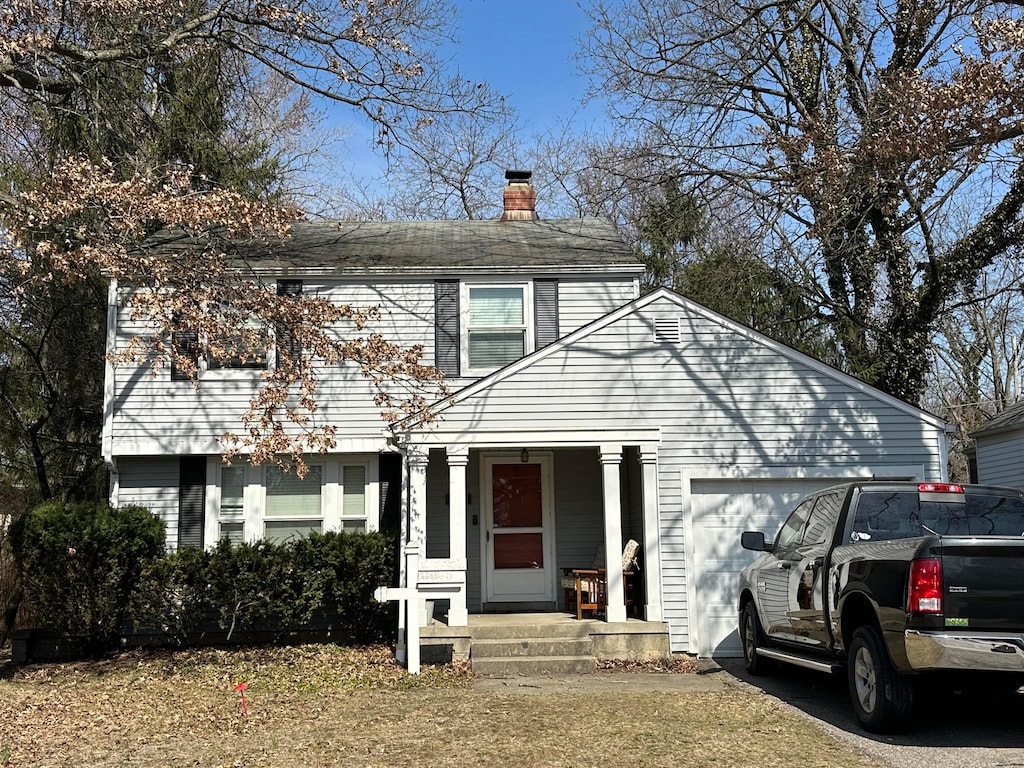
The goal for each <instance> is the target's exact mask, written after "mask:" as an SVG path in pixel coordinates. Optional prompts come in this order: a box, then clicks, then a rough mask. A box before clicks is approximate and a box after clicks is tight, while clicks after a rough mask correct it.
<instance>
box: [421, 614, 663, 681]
mask: <svg viewBox="0 0 1024 768" xmlns="http://www.w3.org/2000/svg"><path fill="white" fill-rule="evenodd" d="M420 653H421V658H422V659H423V661H424V662H434V663H443V662H447V661H451V660H452V659H457V658H462V659H469V660H470V661H471V662H472V664H473V670H474V671H475V672H477V673H478V674H506V675H526V674H537V673H538V672H541V673H545V672H546V673H552V672H563V673H576V672H586V671H592V670H593V669H594V668H595V665H596V660H597V659H627V660H646V659H658V658H668V657H670V656H671V651H670V650H669V634H668V624H666V623H665V622H660V621H642V620H640V619H627V620H626V621H623V622H613V623H609V622H606V621H603V620H600V619H583V620H582V621H579V620H577V619H576V616H575V614H569V613H475V614H470V616H469V621H468V626H465V627H449V626H448V625H447V624H446V623H445V622H444V620H443V619H437V618H435V619H433V620H432V621H431V623H430V625H429V626H426V627H422V628H421V629H420Z"/></svg>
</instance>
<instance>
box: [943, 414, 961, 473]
mask: <svg viewBox="0 0 1024 768" xmlns="http://www.w3.org/2000/svg"><path fill="white" fill-rule="evenodd" d="M959 431H960V428H959V427H957V425H956V424H951V423H950V422H948V421H947V422H946V425H945V427H944V429H943V430H942V432H941V433H940V434H939V462H940V463H939V467H940V473H941V475H942V477H940V478H939V479H940V481H941V482H943V483H947V482H949V435H955V434H956V433H957V432H959Z"/></svg>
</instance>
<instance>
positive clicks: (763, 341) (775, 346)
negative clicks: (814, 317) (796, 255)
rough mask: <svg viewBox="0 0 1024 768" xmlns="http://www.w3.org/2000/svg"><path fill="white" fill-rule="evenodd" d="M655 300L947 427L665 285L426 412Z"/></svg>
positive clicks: (439, 410)
mask: <svg viewBox="0 0 1024 768" xmlns="http://www.w3.org/2000/svg"><path fill="white" fill-rule="evenodd" d="M656 302H670V303H672V304H674V305H676V306H678V307H679V308H680V309H681V310H683V311H684V312H687V313H693V314H694V315H697V316H699V317H702V318H704V319H705V320H709V321H711V322H713V323H715V324H718V325H720V326H723V327H724V328H725V329H727V330H728V331H729V332H731V333H735V334H738V335H739V336H742V337H744V338H746V339H748V340H750V341H753V342H754V343H755V344H757V345H760V346H762V347H764V348H767V349H770V350H771V351H773V352H775V353H777V354H779V355H780V356H782V357H784V358H787V359H789V360H791V361H793V362H796V363H798V364H800V365H803V366H806V367H808V368H810V369H812V370H814V371H816V372H817V373H819V374H822V375H824V376H825V377H827V378H829V379H832V380H834V381H836V382H838V383H840V384H842V385H844V386H846V387H849V388H850V389H854V390H857V391H859V392H862V393H864V394H866V395H868V396H869V397H871V398H874V399H876V400H878V401H879V402H881V403H884V404H885V405H887V406H889V407H892V408H894V409H896V410H898V411H901V412H903V413H905V414H907V415H910V416H913V417H914V418H918V419H921V420H922V421H925V422H927V423H929V424H930V425H932V426H934V427H938V428H940V429H945V428H948V425H947V423H946V422H945V421H944V420H943V419H941V418H939V417H938V416H936V415H934V414H931V413H928V412H927V411H924V410H922V409H920V408H917V407H916V406H914V405H911V404H910V403H907V402H905V401H903V400H900V399H899V398H895V397H893V396H891V395H888V394H886V393H885V392H882V391H881V390H879V389H877V388H875V387H872V386H870V385H869V384H866V383H865V382H863V381H861V380H860V379H857V378H855V377H853V376H850V375H849V374H846V373H843V372H842V371H840V370H838V369H836V368H833V367H832V366H829V365H827V364H826V363H823V362H821V361H820V360H817V359H815V358H813V357H810V356H809V355H806V354H804V353H802V352H799V351H797V350H795V349H793V348H792V347H788V346H786V345H785V344H782V343H780V342H777V341H775V340H773V339H771V338H769V337H767V336H765V335H764V334H761V333H758V332H757V331H754V330H753V329H751V328H748V327H746V326H744V325H741V324H739V323H737V322H735V321H733V320H730V319H729V318H727V317H725V316H723V315H720V314H718V313H717V312H714V311H713V310H710V309H708V308H707V307H704V306H703V305H701V304H698V303H696V302H694V301H691V300H690V299H687V298H685V297H684V296H681V295H680V294H678V293H675V292H674V291H671V290H669V289H667V288H661V289H658V290H656V291H654V292H652V293H650V294H647V295H646V296H642V297H640V298H639V299H636V300H634V301H631V302H629V303H628V304H625V305H623V306H622V307H620V308H619V309H616V310H614V311H613V312H610V313H608V314H607V315H605V316H604V317H601V318H599V319H597V320H595V321H593V322H591V323H589V324H588V325H585V326H583V327H582V328H580V329H579V330H577V331H575V332H573V333H570V334H568V335H567V336H564V337H563V338H562V339H560V340H558V341H557V342H555V343H553V344H551V345H549V346H547V347H544V348H543V349H540V350H538V351H536V352H534V353H533V354H530V355H527V356H526V357H524V358H522V359H520V360H518V361H516V362H515V363H512V364H511V365H508V366H506V367H504V368H502V369H500V370H498V371H495V372H494V373H492V374H490V375H488V376H485V377H483V378H481V379H479V380H477V381H476V382H474V383H472V384H470V385H469V386H467V387H464V388H463V389H461V390H459V391H458V392H455V393H453V394H452V395H450V396H448V397H446V398H444V399H442V400H439V401H438V402H437V403H435V404H434V405H432V406H431V407H430V409H429V410H430V412H431V413H433V414H443V412H444V411H445V410H447V409H448V408H450V407H452V406H454V405H456V404H457V403H461V402H465V401H466V400H469V399H471V398H473V397H474V396H475V395H477V394H479V393H481V392H484V391H486V390H488V389H490V388H492V387H494V386H495V385H497V384H499V383H500V382H503V381H505V380H507V379H509V378H511V377H513V376H515V375H517V374H518V373H520V372H521V371H524V370H527V369H529V368H530V367H532V366H535V365H536V364H537V363H539V362H540V361H542V360H544V359H545V358H547V357H549V356H551V355H555V354H558V353H560V352H561V351H562V350H565V349H566V348H570V347H572V346H573V345H576V344H579V343H581V342H584V341H585V340H586V339H587V337H588V336H591V335H593V334H595V333H597V332H599V331H601V330H603V329H604V328H607V327H608V326H610V325H612V324H614V323H616V322H618V321H619V320H621V319H623V318H625V317H627V316H628V315H631V314H634V313H638V312H640V311H641V310H643V309H644V308H645V307H648V306H649V305H652V304H654V303H656ZM423 421H424V415H422V414H413V415H412V416H409V417H407V418H406V419H403V420H402V421H399V422H397V423H396V424H395V425H394V427H393V429H394V431H396V432H400V431H403V430H406V429H415V428H416V427H417V426H418V425H420V424H421V423H423Z"/></svg>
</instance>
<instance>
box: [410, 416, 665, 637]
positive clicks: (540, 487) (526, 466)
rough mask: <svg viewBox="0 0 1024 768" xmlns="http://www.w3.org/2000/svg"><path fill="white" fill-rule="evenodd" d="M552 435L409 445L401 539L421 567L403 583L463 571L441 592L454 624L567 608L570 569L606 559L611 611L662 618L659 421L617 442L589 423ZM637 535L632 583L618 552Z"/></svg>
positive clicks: (608, 614)
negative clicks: (451, 590) (565, 583)
mask: <svg viewBox="0 0 1024 768" xmlns="http://www.w3.org/2000/svg"><path fill="white" fill-rule="evenodd" d="M432 436H433V437H434V438H435V439H438V437H439V436H438V435H436V434H434V435H432ZM473 437H475V438H480V437H481V435H474V436H473ZM502 437H508V436H505V435H503V436H502ZM534 437H537V436H536V435H534ZM553 437H554V436H553V435H551V434H548V435H545V438H546V439H545V442H540V441H539V440H538V441H537V442H532V441H531V442H529V443H526V445H523V444H522V443H520V444H514V443H513V444H512V445H507V444H506V445H504V446H500V445H494V444H493V443H491V444H490V445H487V444H485V445H479V446H473V447H470V446H465V445H462V446H453V445H450V444H448V445H443V446H436V445H429V446H420V447H416V446H408V447H407V451H406V455H405V459H406V460H405V467H406V472H407V475H406V478H405V483H406V488H407V489H408V490H407V494H405V495H404V496H405V499H406V502H407V507H406V515H405V516H404V519H403V520H402V523H403V537H402V540H403V542H404V543H405V546H404V547H403V549H404V550H405V551H406V554H407V553H408V549H409V547H411V546H416V548H417V549H418V551H419V554H420V558H421V559H420V561H419V566H420V570H422V571H424V573H417V574H416V577H414V578H413V579H410V578H409V577H410V576H411V575H412V574H410V573H408V572H406V573H403V574H402V583H403V584H405V585H408V586H410V587H412V586H414V585H415V584H417V583H423V582H426V583H435V582H445V581H456V582H459V584H460V587H459V588H458V589H457V590H456V592H455V594H452V595H451V597H450V599H445V598H440V599H442V600H443V601H444V603H445V605H444V608H445V610H446V612H447V618H448V620H447V622H446V623H447V624H448V625H451V626H460V625H465V624H466V622H467V620H468V618H469V616H470V615H471V614H488V613H505V614H507V613H531V612H542V611H543V612H558V611H565V612H569V606H567V605H566V602H565V600H564V595H565V592H564V590H563V589H562V577H563V570H564V569H566V568H602V569H606V572H607V578H606V585H605V586H606V589H607V600H606V602H607V609H606V610H603V611H602V615H603V616H604V618H605V620H606V621H608V622H611V623H619V622H625V621H626V619H627V618H642V619H646V620H648V621H653V622H660V621H662V619H663V612H662V605H661V532H660V530H659V524H658V501H659V494H658V482H659V480H658V464H657V438H658V434H657V432H656V431H651V430H644V431H643V432H642V434H639V433H638V434H636V435H629V436H625V435H624V436H623V437H624V438H625V439H623V440H622V442H618V443H598V442H597V440H596V439H595V437H596V436H595V435H594V434H593V433H592V432H586V433H581V434H574V435H571V436H563V437H562V441H560V442H556V441H555V440H554V439H553ZM602 437H605V438H606V439H607V434H605V435H602ZM520 438H521V439H523V438H526V439H528V436H527V435H526V434H524V435H521V436H520ZM488 442H490V441H488ZM495 442H496V441H495ZM524 442H525V440H524ZM630 539H635V540H636V541H637V542H639V543H640V552H639V557H638V562H639V566H640V569H639V573H635V574H631V576H630V580H629V582H628V583H627V582H626V581H625V580H624V578H623V569H622V561H621V556H620V555H621V553H622V550H623V547H624V545H625V544H626V542H627V541H629V540H630ZM606 553H607V555H606ZM403 560H404V559H403ZM403 564H406V563H405V562H403ZM627 597H628V599H627ZM627 603H628V604H629V605H628V607H627ZM421 618H422V621H421V626H424V622H425V619H426V618H427V617H426V616H422V617H421Z"/></svg>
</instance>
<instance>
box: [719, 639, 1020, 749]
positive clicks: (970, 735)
mask: <svg viewBox="0 0 1024 768" xmlns="http://www.w3.org/2000/svg"><path fill="white" fill-rule="evenodd" d="M719 664H720V666H721V667H722V669H723V672H720V673H715V675H714V676H716V677H719V676H720V677H723V678H724V679H725V680H726V682H728V683H729V684H732V685H738V686H741V687H744V688H747V689H748V690H750V689H751V688H753V689H758V690H760V691H763V692H764V693H766V694H768V695H770V696H774V697H776V698H778V699H780V700H781V701H783V702H785V703H786V704H788V705H789V706H791V707H793V708H794V709H796V710H797V711H799V712H802V713H803V714H805V715H806V716H808V717H810V718H811V719H812V720H814V721H816V722H817V723H818V724H819V725H821V726H822V727H823V728H824V729H825V730H827V731H829V732H830V733H832V734H833V735H835V736H836V737H837V738H840V739H843V740H844V741H846V742H848V743H849V744H852V745H853V746H854V747H855V748H856V749H858V750H859V751H861V752H863V753H864V754H867V755H869V756H871V757H873V758H875V759H876V760H879V761H880V762H883V763H885V764H886V765H891V766H894V768H994V767H996V766H999V767H1000V768H1003V767H1008V766H1024V694H1021V693H1018V694H1015V695H1012V696H985V695H977V694H973V695H972V694H963V693H957V692H953V691H950V692H945V691H943V692H938V693H935V694H929V695H928V697H927V699H926V700H925V701H923V702H922V706H921V707H920V710H921V711H920V715H919V718H918V723H917V727H916V729H915V730H914V731H912V732H911V733H906V734H900V735H897V736H877V735H874V734H868V733H865V732H864V731H863V730H861V728H860V726H859V725H858V723H857V720H856V718H855V717H854V715H853V710H852V709H851V708H850V701H849V694H848V693H847V689H846V680H845V678H843V677H841V676H839V675H837V676H829V675H826V674H822V673H820V672H812V671H810V670H805V669H800V668H799V667H789V666H785V667H780V668H779V670H778V671H777V672H775V673H773V674H772V675H770V676H763V677H751V676H750V675H748V674H747V673H746V670H745V669H744V668H743V661H742V660H741V659H721V660H719Z"/></svg>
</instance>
